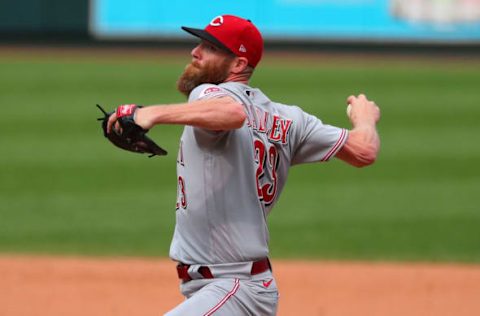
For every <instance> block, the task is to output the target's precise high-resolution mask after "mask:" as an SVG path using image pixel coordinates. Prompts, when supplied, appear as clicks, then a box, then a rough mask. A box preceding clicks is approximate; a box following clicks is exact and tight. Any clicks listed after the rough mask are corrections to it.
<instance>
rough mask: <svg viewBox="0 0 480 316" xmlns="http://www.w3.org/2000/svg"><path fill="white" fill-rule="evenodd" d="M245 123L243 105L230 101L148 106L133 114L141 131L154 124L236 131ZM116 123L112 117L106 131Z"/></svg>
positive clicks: (216, 100) (202, 101) (221, 98)
mask: <svg viewBox="0 0 480 316" xmlns="http://www.w3.org/2000/svg"><path fill="white" fill-rule="evenodd" d="M245 119H246V114H245V111H244V109H243V105H241V104H240V103H238V102H236V101H235V100H234V99H233V98H231V97H220V98H210V99H202V100H196V101H193V102H189V103H179V104H171V105H152V106H146V107H142V108H139V109H137V110H136V112H135V123H136V124H138V125H140V126H141V127H142V128H144V129H150V128H152V127H153V126H155V125H158V124H178V125H190V126H196V127H201V128H205V129H210V130H231V129H236V128H240V127H241V126H242V125H243V123H244V121H245ZM116 120H117V118H116V116H115V114H112V116H111V117H110V119H109V122H108V131H109V132H110V130H111V128H112V125H113V124H114V123H115V121H116Z"/></svg>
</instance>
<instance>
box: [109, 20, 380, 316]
mask: <svg viewBox="0 0 480 316" xmlns="http://www.w3.org/2000/svg"><path fill="white" fill-rule="evenodd" d="M182 29H183V30H185V31H186V32H188V33H190V34H192V35H194V36H196V37H198V38H199V39H200V42H199V44H198V45H197V46H196V47H195V48H194V49H193V50H192V52H191V56H192V60H191V63H190V64H189V65H187V67H186V68H185V71H184V73H183V74H182V75H181V77H180V79H179V80H178V83H177V88H178V90H179V91H180V92H182V93H183V94H185V95H186V96H188V102H187V103H182V104H174V105H153V106H145V107H141V108H140V107H135V106H134V105H128V106H120V107H119V108H118V109H117V111H115V112H114V113H113V114H111V115H110V116H109V118H108V124H106V125H107V127H106V133H107V134H108V133H118V132H119V130H121V129H122V126H120V125H119V124H118V121H119V120H120V119H122V118H123V117H124V116H128V117H129V118H130V119H131V120H132V121H133V122H134V123H135V124H136V125H138V126H139V127H141V130H143V131H148V130H149V129H150V128H152V127H153V126H155V125H158V124H181V125H184V126H185V128H184V131H183V134H182V136H181V139H180V143H179V150H178V156H177V185H178V191H177V192H178V195H177V201H176V226H175V232H174V235H173V240H172V243H171V248H170V257H171V258H172V259H173V260H174V261H175V262H176V263H177V271H176V272H177V274H178V277H179V279H180V289H181V292H182V294H183V295H184V296H185V298H186V299H185V301H184V302H182V303H181V304H180V305H178V306H177V307H175V308H173V309H172V310H171V311H169V312H167V313H166V315H168V316H177V315H189V316H195V315H216V316H223V315H225V316H227V315H228V316H232V315H252V316H259V315H275V314H276V311H277V304H278V290H277V285H276V282H275V277H274V274H273V272H272V264H271V263H270V260H269V258H268V256H269V249H268V241H269V232H268V228H267V221H266V217H267V216H268V214H269V213H270V211H271V210H272V207H273V206H274V205H275V202H276V201H277V200H278V198H279V196H280V193H281V192H282V189H283V187H284V185H285V182H286V180H287V176H288V170H289V168H290V167H291V166H293V165H297V164H302V163H309V162H327V161H329V160H330V159H332V158H333V157H337V158H339V159H341V160H343V161H345V162H347V163H349V164H351V165H353V166H357V167H363V166H367V165H370V164H372V163H373V162H374V161H375V159H376V157H377V153H378V151H379V147H380V141H379V136H378V134H377V131H376V123H377V122H378V120H379V118H380V111H379V108H378V107H377V106H376V105H375V103H374V102H372V101H369V100H368V99H367V98H366V97H365V96H364V95H359V96H350V97H349V98H348V99H347V104H348V105H349V118H350V121H351V123H352V128H351V129H350V130H347V129H344V128H339V127H335V126H331V125H327V124H324V123H323V122H322V121H321V120H320V119H318V118H317V117H315V116H313V115H310V114H308V113H305V112H304V111H303V110H302V109H301V108H300V107H297V106H290V105H284V104H281V103H277V102H275V101H272V100H270V98H269V97H268V96H266V95H265V94H264V93H263V92H262V91H261V90H260V89H257V88H254V87H251V86H249V79H250V78H251V76H252V74H253V72H254V69H255V68H256V67H257V65H258V63H259V62H260V59H261V58H262V53H263V39H262V36H261V34H260V32H259V31H258V29H257V28H256V27H255V26H254V24H253V23H252V22H251V21H249V20H246V19H243V18H240V17H237V16H232V15H222V16H218V17H216V18H214V19H213V20H212V21H211V22H210V23H209V24H208V25H207V26H206V27H205V28H204V29H197V28H190V27H182Z"/></svg>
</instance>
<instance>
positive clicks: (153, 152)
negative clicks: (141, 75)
mask: <svg viewBox="0 0 480 316" xmlns="http://www.w3.org/2000/svg"><path fill="white" fill-rule="evenodd" d="M97 107H98V108H99V109H100V111H102V112H103V114H104V116H103V117H101V118H99V119H98V120H99V121H102V129H103V135H104V136H105V137H106V138H108V140H109V141H111V142H112V144H114V145H115V146H117V147H119V148H121V149H124V150H128V151H132V152H135V153H139V154H150V155H149V157H153V156H164V155H166V154H167V152H166V151H165V150H164V149H163V148H161V147H160V146H158V145H157V144H156V143H155V142H154V141H153V140H152V139H150V138H149V137H148V136H147V135H146V133H147V132H148V130H145V129H143V128H142V127H140V126H139V125H137V124H136V123H135V121H134V119H133V115H134V114H135V111H136V110H137V108H139V107H140V106H137V105H134V104H131V105H121V106H119V107H118V108H117V110H116V113H117V122H118V124H119V125H120V128H115V127H114V126H112V129H111V130H110V133H107V123H108V118H109V117H110V115H112V114H113V113H115V111H113V112H110V113H107V112H106V111H105V110H104V109H103V108H102V107H101V106H100V105H98V104H97Z"/></svg>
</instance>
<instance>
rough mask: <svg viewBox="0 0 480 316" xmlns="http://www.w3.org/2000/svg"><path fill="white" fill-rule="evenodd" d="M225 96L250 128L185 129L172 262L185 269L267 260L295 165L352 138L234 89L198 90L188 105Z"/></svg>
mask: <svg viewBox="0 0 480 316" xmlns="http://www.w3.org/2000/svg"><path fill="white" fill-rule="evenodd" d="M225 95H229V96H232V97H233V98H235V99H236V100H237V101H239V102H240V103H242V104H243V105H244V108H245V112H246V113H247V120H246V121H245V124H244V125H243V126H242V127H241V128H239V129H235V130H230V131H210V130H205V129H202V128H197V127H192V126H185V129H184V132H183V135H182V137H181V141H180V148H179V153H178V159H177V175H178V178H177V180H178V197H177V211H176V226H175V232H174V236H173V240H172V244H171V247H170V257H171V258H172V259H174V260H176V261H180V262H183V263H186V264H219V263H235V262H246V261H252V260H257V259H259V258H264V257H267V256H268V239H269V233H268V228H267V220H266V216H267V215H268V213H269V212H270V210H271V209H272V207H273V205H274V204H275V202H276V201H277V200H278V197H279V195H280V193H281V191H282V189H283V187H284V185H285V182H286V180H287V176H288V170H289V168H290V166H292V165H295V164H301V163H307V162H317V161H318V162H321V161H328V160H329V159H330V158H331V157H333V156H334V155H335V154H336V153H337V152H338V150H339V149H340V148H341V147H342V146H343V144H344V143H345V141H346V139H347V131H346V130H345V129H342V128H338V127H334V126H330V125H325V124H323V123H322V122H321V121H320V120H319V119H318V118H316V117H315V116H312V115H310V114H307V113H305V112H304V111H302V110H301V109H300V108H299V107H296V106H288V105H284V104H280V103H275V102H272V101H271V100H270V99H269V98H268V97H267V96H265V94H263V93H262V92H261V91H260V90H258V89H254V88H251V87H249V86H247V85H244V84H241V83H237V82H228V83H223V84H220V85H211V84H204V85H201V86H199V87H197V88H195V90H193V91H192V93H191V94H190V98H189V101H190V102H191V101H194V100H197V99H202V98H214V97H219V96H225Z"/></svg>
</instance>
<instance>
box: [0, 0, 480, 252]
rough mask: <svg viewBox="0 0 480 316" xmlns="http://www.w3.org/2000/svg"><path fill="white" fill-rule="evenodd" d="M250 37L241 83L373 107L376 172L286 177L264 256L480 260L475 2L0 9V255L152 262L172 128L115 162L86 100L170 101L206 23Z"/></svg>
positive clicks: (170, 192) (333, 110) (144, 2)
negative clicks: (251, 26) (160, 149)
mask: <svg viewBox="0 0 480 316" xmlns="http://www.w3.org/2000/svg"><path fill="white" fill-rule="evenodd" d="M224 13H229V14H235V15H240V16H243V17H245V18H249V19H251V20H252V21H253V22H254V23H255V24H256V25H257V26H258V28H259V29H260V30H261V31H262V33H263V34H264V37H265V44H266V51H265V55H264V59H263V61H262V62H261V64H260V66H259V67H258V69H257V70H256V73H255V75H254V77H253V80H252V85H253V86H258V87H260V88H262V90H264V91H265V92H266V93H267V94H268V95H269V96H270V97H271V98H272V99H274V100H277V101H279V102H282V103H287V104H294V105H299V106H301V107H302V108H304V109H305V110H306V111H307V112H310V113H312V114H314V115H316V116H318V117H319V118H321V119H322V120H323V121H324V122H326V123H329V124H333V125H338V126H345V127H348V126H349V122H348V120H347V118H346V115H345V100H346V98H347V97H348V96H349V95H350V94H358V93H366V94H367V95H368V96H369V97H370V98H371V99H373V100H375V101H376V102H377V103H378V104H379V105H380V107H381V109H382V121H381V122H380V124H379V131H380V134H381V138H382V150H381V153H380V156H379V159H378V162H377V163H376V164H375V165H374V166H372V167H369V168H366V169H354V168H351V167H349V166H346V165H345V164H343V163H341V162H339V161H335V160H334V161H332V162H329V163H328V164H325V165H314V164H312V165H305V166H298V167H295V168H293V169H292V171H291V174H290V179H289V182H288V183H287V186H286V188H285V190H284V192H283V195H282V197H281V198H280V201H279V202H278V204H277V206H276V208H275V209H274V211H273V212H272V214H271V215H270V218H269V224H270V230H271V249H272V256H273V257H276V258H278V257H282V258H321V259H335V260H342V259H343V260H352V259H354V260H395V261H398V260H401V261H448V262H478V261H480V234H479V233H478V227H480V208H479V202H480V201H479V199H480V198H479V197H480V190H479V188H480V186H479V184H480V181H479V180H480V169H479V168H478V166H477V165H478V161H479V159H480V146H478V137H479V124H478V121H479V118H480V110H479V107H478V100H479V97H480V88H479V87H480V71H479V70H480V55H479V53H480V1H478V0H448V1H447V0H423V1H422V0H403V1H396V0H336V1H330V0H297V1H293V0H265V1H253V0H244V1H241V3H239V2H237V1H222V2H220V1H214V2H205V3H199V2H198V1H177V2H174V1H154V0H135V1H134V0H115V1H114V0H91V1H86V0H70V1H60V0H16V1H13V0H1V1H0V104H1V109H2V114H1V115H0V126H1V127H0V130H1V133H0V147H1V149H0V150H1V155H0V252H2V253H42V254H75V255H96V256H118V255H122V256H162V257H165V256H167V255H168V247H169V242H170V239H171V236H172V232H173V228H174V215H175V213H174V212H175V196H176V181H175V164H176V151H177V149H178V139H179V136H180V133H181V130H182V128H181V127H179V126H159V127H156V128H155V129H153V130H152V131H151V135H152V137H153V138H154V139H155V140H157V141H158V142H159V143H160V144H163V145H164V147H165V148H167V150H168V151H169V155H168V156H167V157H165V158H151V159H148V158H147V157H146V156H141V155H136V154H132V153H127V152H122V151H119V150H117V149H115V148H114V147H112V146H111V145H110V144H109V143H108V142H107V141H106V140H105V139H104V138H103V136H102V133H101V130H100V125H99V122H97V121H96V118H97V117H100V116H101V113H100V112H99V111H98V110H97V109H96V107H95V104H96V103H99V104H102V105H103V106H104V107H105V108H107V109H113V108H114V107H115V106H117V105H118V104H123V103H137V104H158V103H171V102H181V101H184V99H183V97H182V96H181V95H180V94H179V93H178V92H176V91H175V82H176V79H177V78H178V76H179V75H180V73H181V72H182V70H183V68H184V65H185V64H186V63H187V62H188V61H189V60H190V56H189V52H190V50H191V48H192V47H193V46H194V43H195V40H194V39H193V38H191V37H189V36H188V35H187V34H184V33H182V32H181V31H180V26H182V25H187V26H192V27H204V26H205V25H206V24H208V22H209V21H210V20H211V19H212V18H213V17H215V16H217V15H219V14H224Z"/></svg>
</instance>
